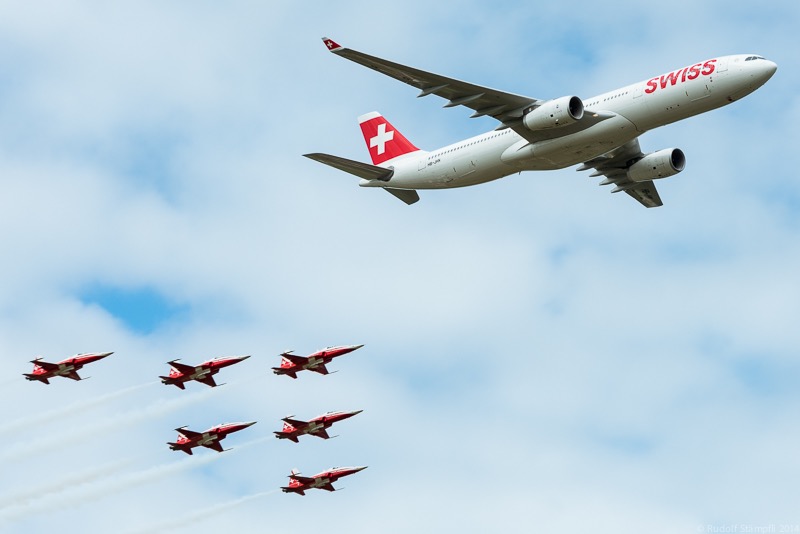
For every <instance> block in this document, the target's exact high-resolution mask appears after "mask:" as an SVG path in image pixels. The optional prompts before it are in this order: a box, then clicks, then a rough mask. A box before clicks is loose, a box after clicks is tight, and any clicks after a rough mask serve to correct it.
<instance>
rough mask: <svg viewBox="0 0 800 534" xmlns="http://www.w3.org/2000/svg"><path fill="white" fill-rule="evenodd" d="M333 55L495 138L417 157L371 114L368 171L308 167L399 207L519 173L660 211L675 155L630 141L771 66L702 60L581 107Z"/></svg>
mask: <svg viewBox="0 0 800 534" xmlns="http://www.w3.org/2000/svg"><path fill="white" fill-rule="evenodd" d="M323 42H324V43H325V46H327V47H328V49H329V50H330V51H331V52H333V53H334V54H336V55H339V56H342V57H344V58H347V59H349V60H351V61H354V62H356V63H359V64H361V65H364V66H366V67H369V68H371V69H373V70H376V71H378V72H381V73H383V74H385V75H387V76H391V77H392V78H395V79H397V80H400V81H401V82H404V83H407V84H409V85H411V86H413V87H416V88H417V89H420V90H421V92H420V93H419V95H418V96H427V95H431V94H433V95H437V96H440V97H442V98H445V99H447V100H448V102H447V103H446V104H445V106H444V107H454V106H466V107H468V108H470V109H472V110H474V111H475V113H473V114H472V117H482V116H491V117H494V118H495V119H497V120H498V121H500V125H499V126H498V127H497V129H496V130H494V131H491V132H488V133H485V134H482V135H479V136H476V137H472V138H469V139H465V140H463V141H459V142H458V143H455V144H453V145H449V146H446V147H443V148H440V149H438V150H433V151H431V152H426V151H424V150H420V149H418V148H417V147H416V146H414V145H413V144H412V143H411V142H410V141H408V139H406V138H405V137H404V136H403V135H402V134H401V133H400V132H398V131H397V130H396V129H395V128H394V127H393V126H392V125H391V124H389V122H388V121H387V120H386V119H384V118H383V117H382V116H381V115H380V114H379V113H376V112H373V113H367V114H366V115H362V116H361V117H359V119H358V122H359V123H360V125H361V131H362V132H363V134H364V139H365V141H366V142H367V147H368V148H369V153H370V156H371V157H372V163H373V165H369V164H366V163H361V162H358V161H353V160H349V159H345V158H341V157H338V156H331V155H329V154H318V153H317V154H306V156H307V157H309V158H311V159H313V160H316V161H319V162H321V163H325V164H326V165H330V166H331V167H335V168H337V169H340V170H343V171H346V172H348V173H350V174H353V175H355V176H358V177H360V178H361V182H360V183H359V185H360V186H362V187H381V188H383V189H384V190H386V191H388V192H389V193H391V194H393V195H394V196H396V197H397V198H399V199H400V200H402V201H403V202H405V203H406V204H413V203H414V202H416V201H418V200H419V195H418V194H417V191H416V190H417V189H447V188H452V187H464V186H468V185H475V184H480V183H484V182H489V181H491V180H496V179H498V178H502V177H504V176H508V175H510V174H514V173H517V172H520V171H540V170H552V169H563V168H565V167H569V166H571V165H576V164H579V163H581V164H582V165H581V166H580V167H579V168H578V170H579V171H584V170H588V169H595V172H594V173H593V174H592V176H604V177H605V179H604V180H603V181H601V182H600V185H613V186H614V189H613V190H612V191H611V192H612V193H617V192H619V191H625V192H626V193H628V194H629V195H630V196H632V197H633V198H635V199H636V200H638V201H639V202H641V203H642V204H643V205H645V206H646V207H648V208H653V207H656V206H661V205H662V202H661V198H660V197H659V195H658V191H656V188H655V185H654V184H653V180H655V179H658V178H666V177H667V176H673V175H675V174H677V173H679V172H681V171H682V170H683V169H684V167H685V165H686V158H685V156H684V154H683V152H682V151H681V150H680V149H678V148H667V149H664V150H659V151H657V152H652V153H649V154H644V153H643V152H642V151H641V149H640V148H639V141H638V137H639V136H640V135H642V134H643V133H644V132H646V131H648V130H652V129H653V128H657V127H659V126H664V125H665V124H670V123H672V122H675V121H679V120H681V119H685V118H687V117H691V116H693V115H698V114H700V113H704V112H706V111H710V110H712V109H716V108H719V107H722V106H725V105H727V104H729V103H731V102H733V101H735V100H739V99H740V98H742V97H744V96H746V95H748V94H750V93H752V92H753V91H755V90H756V89H758V88H759V87H761V86H762V85H763V84H764V83H766V81H767V80H769V79H770V77H772V75H773V74H775V71H776V70H777V68H778V67H777V65H776V64H775V63H773V62H771V61H768V60H766V59H764V58H763V57H761V56H758V55H747V54H744V55H734V56H722V57H716V58H713V59H709V60H707V61H702V62H699V63H695V64H694V65H690V66H687V67H683V68H681V69H678V70H675V71H672V72H669V73H666V74H662V75H661V76H656V77H654V78H651V79H649V80H645V81H642V82H639V83H635V84H633V85H628V86H626V87H622V88H620V89H617V90H615V91H611V92H608V93H604V94H602V95H598V96H595V97H593V98H590V99H588V100H587V101H586V102H584V101H582V100H581V99H580V98H578V97H577V96H564V97H561V98H556V99H553V100H539V99H537V98H531V97H527V96H521V95H516V94H512V93H506V92H503V91H498V90H496V89H490V88H488V87H482V86H480V85H475V84H471V83H467V82H462V81H459V80H455V79H452V78H447V77H445V76H440V75H438V74H433V73H430V72H425V71H422V70H419V69H415V68H412V67H407V66H405V65H400V64H398V63H394V62H391V61H387V60H385V59H381V58H377V57H374V56H370V55H367V54H364V53H362V52H357V51H355V50H351V49H348V48H344V47H342V46H340V45H339V44H337V43H335V42H334V41H332V40H331V39H328V38H327V37H326V38H323Z"/></svg>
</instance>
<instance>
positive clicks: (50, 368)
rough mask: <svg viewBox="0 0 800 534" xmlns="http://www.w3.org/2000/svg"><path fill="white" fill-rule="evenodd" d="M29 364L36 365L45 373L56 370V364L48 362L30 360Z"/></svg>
mask: <svg viewBox="0 0 800 534" xmlns="http://www.w3.org/2000/svg"><path fill="white" fill-rule="evenodd" d="M31 363H32V364H34V365H38V366H39V367H41V368H42V369H44V370H45V371H55V370H57V369H58V364H57V363H50V362H46V361H43V360H31Z"/></svg>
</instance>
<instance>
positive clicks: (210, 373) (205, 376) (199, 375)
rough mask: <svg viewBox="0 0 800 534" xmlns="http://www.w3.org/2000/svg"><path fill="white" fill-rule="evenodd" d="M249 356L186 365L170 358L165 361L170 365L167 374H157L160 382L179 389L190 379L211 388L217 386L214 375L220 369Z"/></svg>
mask: <svg viewBox="0 0 800 534" xmlns="http://www.w3.org/2000/svg"><path fill="white" fill-rule="evenodd" d="M249 357H250V356H223V357H219V358H214V359H213V360H208V361H205V362H203V363H201V364H198V365H186V364H184V363H178V360H172V361H171V362H167V364H168V365H170V370H169V376H159V378H160V379H161V383H162V384H167V385H173V386H178V387H179V388H181V389H186V387H185V386H184V384H185V383H186V382H188V381H190V380H196V381H197V382H202V383H203V384H205V385H207V386H211V387H212V388H213V387H216V386H217V383H216V382H214V375H215V374H217V373H218V372H219V370H220V369H222V368H223V367H228V366H229V365H233V364H235V363H239V362H241V361H243V360H246V359H247V358H249Z"/></svg>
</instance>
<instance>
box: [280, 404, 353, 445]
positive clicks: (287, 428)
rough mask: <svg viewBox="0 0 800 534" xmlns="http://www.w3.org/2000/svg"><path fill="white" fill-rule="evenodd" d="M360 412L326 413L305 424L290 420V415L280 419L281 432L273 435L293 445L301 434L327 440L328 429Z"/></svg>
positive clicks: (297, 441)
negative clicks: (289, 441)
mask: <svg viewBox="0 0 800 534" xmlns="http://www.w3.org/2000/svg"><path fill="white" fill-rule="evenodd" d="M362 411H363V410H356V411H355V412H328V413H325V414H322V415H320V416H319V417H315V418H314V419H312V420H311V421H307V422H306V421H300V420H298V419H292V417H293V416H291V415H290V416H288V417H284V418H283V419H282V421H283V430H282V431H280V432H275V433H274V434H275V437H276V438H278V439H290V440H292V441H294V442H295V443H299V442H300V441H299V440H298V438H299V437H300V436H302V435H303V434H309V435H311V436H317V437H318V438H322V439H328V438H329V437H330V436H329V435H328V433H327V432H326V430H327V429H328V428H330V427H331V425H333V423H336V422H338V421H341V420H342V419H347V418H349V417H353V416H354V415H358V414H360V413H361V412H362Z"/></svg>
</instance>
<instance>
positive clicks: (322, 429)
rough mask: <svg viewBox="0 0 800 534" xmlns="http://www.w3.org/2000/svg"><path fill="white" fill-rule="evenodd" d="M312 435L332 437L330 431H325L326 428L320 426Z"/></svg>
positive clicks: (323, 437) (324, 437) (325, 437)
mask: <svg viewBox="0 0 800 534" xmlns="http://www.w3.org/2000/svg"><path fill="white" fill-rule="evenodd" d="M311 435H313V436H317V437H318V438H322V439H328V438H330V436H329V435H328V433H327V432H326V431H325V429H324V428H320V429H319V430H317V431H316V432H312V433H311Z"/></svg>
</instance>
